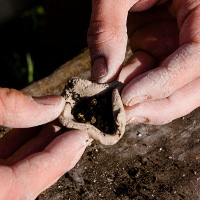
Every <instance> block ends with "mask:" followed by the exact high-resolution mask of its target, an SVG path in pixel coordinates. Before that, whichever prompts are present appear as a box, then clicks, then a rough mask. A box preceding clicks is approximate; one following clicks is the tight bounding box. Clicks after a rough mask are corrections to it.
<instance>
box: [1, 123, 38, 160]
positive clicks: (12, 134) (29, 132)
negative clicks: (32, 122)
mask: <svg viewBox="0 0 200 200" xmlns="http://www.w3.org/2000/svg"><path fill="white" fill-rule="evenodd" d="M41 128H42V127H41V126H37V127H33V128H24V129H22V128H20V129H12V130H10V131H9V132H8V133H6V134H5V135H4V136H3V137H2V138H1V139H0V159H6V158H8V157H9V156H11V155H12V154H13V153H14V152H15V151H17V149H19V147H21V146H22V145H23V144H25V143H26V142H27V141H29V140H30V139H31V138H33V137H35V136H36V135H37V134H38V132H39V131H40V129H41Z"/></svg>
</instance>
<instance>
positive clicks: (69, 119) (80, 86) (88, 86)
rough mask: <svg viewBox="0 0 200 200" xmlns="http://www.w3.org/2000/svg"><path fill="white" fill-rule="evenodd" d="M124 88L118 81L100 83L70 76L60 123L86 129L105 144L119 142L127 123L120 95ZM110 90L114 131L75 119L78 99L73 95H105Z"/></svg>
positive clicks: (65, 90)
mask: <svg viewBox="0 0 200 200" xmlns="http://www.w3.org/2000/svg"><path fill="white" fill-rule="evenodd" d="M122 88H123V84H122V83H120V82H118V81H114V82H112V83H108V84H98V83H93V82H91V81H89V80H85V79H82V78H78V77H73V78H70V79H69V80H68V86H67V87H66V88H65V89H64V91H63V93H62V96H63V97H64V98H65V101H66V105H65V108H64V110H63V112H62V113H61V115H60V116H59V121H60V123H61V124H63V125H64V126H66V127H67V128H73V129H80V130H82V131H85V132H87V133H88V135H89V137H91V138H93V139H95V140H97V141H99V142H100V143H102V144H104V145H113V144H115V143H117V142H118V141H119V140H120V138H121V137H122V136H123V134H124V132H125V125H126V114H125V110H124V106H123V103H122V101H121V97H120V91H121V89H122ZM110 91H112V113H113V119H114V127H113V132H112V133H111V134H107V133H104V132H102V131H100V130H99V129H98V128H96V127H95V126H94V125H92V124H86V123H80V122H77V121H76V120H75V118H74V116H73V115H72V114H71V111H72V109H73V107H74V106H75V105H76V100H74V99H73V97H74V96H73V95H78V96H79V97H80V98H83V97H92V96H95V95H98V96H100V95H105V94H106V93H107V92H110Z"/></svg>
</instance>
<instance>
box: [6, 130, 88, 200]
mask: <svg viewBox="0 0 200 200" xmlns="http://www.w3.org/2000/svg"><path fill="white" fill-rule="evenodd" d="M90 142H91V141H89V138H88V135H87V134H86V133H84V132H81V131H78V130H73V131H69V132H67V133H64V134H62V135H60V136H58V137H57V138H56V139H55V140H54V141H53V142H52V143H51V144H50V145H48V146H47V147H46V148H45V150H44V151H43V152H41V153H36V154H34V155H32V156H29V157H28V158H27V159H25V160H23V161H21V162H19V163H17V164H16V165H14V166H13V167H12V172H13V174H14V175H13V177H14V178H15V180H14V181H13V183H14V184H13V185H12V188H10V189H11V190H10V191H11V192H10V195H11V197H14V196H12V195H15V194H16V191H17V192H18V196H20V197H21V199H34V198H36V197H37V195H38V194H39V193H41V192H42V191H43V190H45V189H46V188H47V187H49V186H50V185H52V184H53V183H55V182H56V181H57V180H58V178H59V177H60V176H61V175H63V174H64V173H65V172H66V171H68V170H70V169H71V168H72V167H74V165H75V164H76V162H78V160H79V159H80V157H81V155H82V154H83V152H84V150H85V148H86V147H87V145H88V143H90ZM38 183H40V184H38ZM21 188H23V190H22V189H21ZM13 190H15V191H13ZM12 192H13V193H12ZM11 197H10V199H14V198H11ZM8 199H9V198H8Z"/></svg>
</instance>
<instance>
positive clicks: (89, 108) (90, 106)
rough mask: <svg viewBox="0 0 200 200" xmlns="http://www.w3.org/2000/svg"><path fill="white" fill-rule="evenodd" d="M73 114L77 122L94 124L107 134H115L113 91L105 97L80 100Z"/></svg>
mask: <svg viewBox="0 0 200 200" xmlns="http://www.w3.org/2000/svg"><path fill="white" fill-rule="evenodd" d="M72 114H73V116H74V118H75V119H76V121H77V122H80V123H89V124H92V125H94V126H95V127H97V128H98V129H99V130H100V131H102V132H103V133H106V134H111V133H113V128H114V120H113V114H112V91H110V92H108V93H106V95H104V96H97V95H96V96H93V97H86V98H79V100H77V104H76V105H75V106H74V107H73V109H72Z"/></svg>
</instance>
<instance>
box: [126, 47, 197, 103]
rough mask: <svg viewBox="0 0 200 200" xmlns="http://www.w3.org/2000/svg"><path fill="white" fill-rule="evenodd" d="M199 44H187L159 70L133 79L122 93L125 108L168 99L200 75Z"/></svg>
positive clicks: (168, 58) (166, 60) (167, 59)
mask: <svg viewBox="0 0 200 200" xmlns="http://www.w3.org/2000/svg"><path fill="white" fill-rule="evenodd" d="M199 56H200V52H199V44H194V43H189V44H186V45H184V46H182V47H180V48H179V49H178V50H177V51H175V52H174V53H173V54H172V55H170V56H169V57H167V58H166V59H165V61H164V62H163V63H162V64H161V66H160V67H159V68H156V69H153V70H151V71H149V72H146V73H144V74H142V75H141V76H139V77H137V78H135V79H133V80H132V81H131V82H130V83H128V84H127V85H126V86H125V88H124V89H123V91H122V100H123V103H124V104H125V105H126V106H132V105H134V104H137V103H139V102H142V101H147V100H155V99H161V98H165V97H168V96H169V95H171V94H173V93H174V92H175V91H176V90H178V89H180V88H181V87H183V86H184V85H186V84H187V83H189V82H190V81H192V80H193V79H195V78H197V77H199V75H200V69H199V65H200V59H199Z"/></svg>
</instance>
